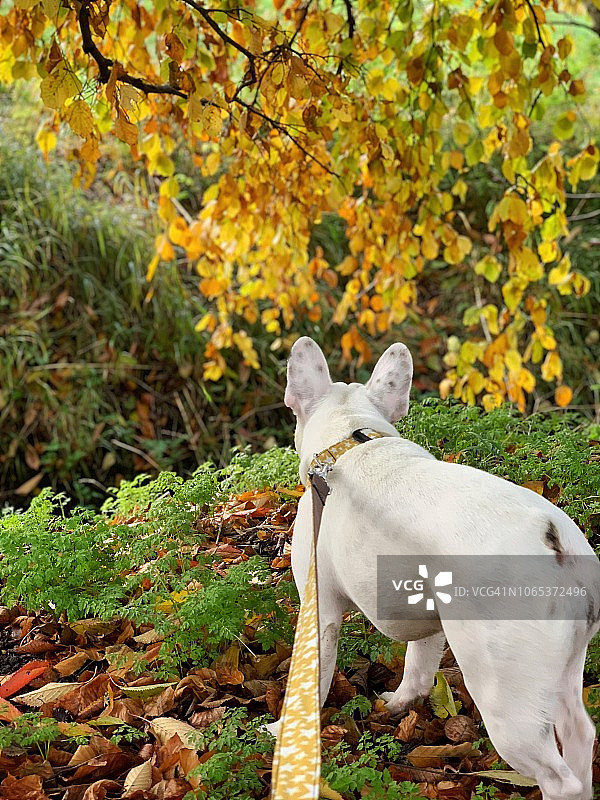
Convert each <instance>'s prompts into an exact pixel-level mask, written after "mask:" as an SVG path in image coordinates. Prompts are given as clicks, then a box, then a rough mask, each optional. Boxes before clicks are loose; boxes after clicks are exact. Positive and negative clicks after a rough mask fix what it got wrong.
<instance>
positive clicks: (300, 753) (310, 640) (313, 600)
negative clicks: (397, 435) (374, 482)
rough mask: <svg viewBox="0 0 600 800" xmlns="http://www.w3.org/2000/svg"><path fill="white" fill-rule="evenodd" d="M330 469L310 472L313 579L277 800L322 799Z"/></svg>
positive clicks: (290, 686) (295, 657)
mask: <svg viewBox="0 0 600 800" xmlns="http://www.w3.org/2000/svg"><path fill="white" fill-rule="evenodd" d="M330 469H331V465H330V464H321V463H319V464H318V466H314V467H312V465H311V470H310V472H309V477H310V486H311V492H312V507H313V536H312V541H311V546H310V563H309V567H308V577H307V580H306V586H305V588H304V597H303V600H302V605H301V606H300V613H299V614H298V622H297V623H296V636H295V638H294V649H293V651H292V661H291V664H290V672H289V675H288V681H287V687H286V691H285V700H284V703H283V709H282V711H281V724H280V728H279V735H278V736H277V744H276V745H275V754H274V756H273V777H272V783H271V798H272V800H318V797H319V794H320V785H321V703H320V699H319V664H320V653H319V595H318V591H317V550H316V543H317V537H318V535H319V528H320V526H321V516H322V514H323V508H324V506H325V499H326V497H327V495H328V494H329V486H328V485H327V480H326V478H325V476H326V474H327V472H329V470H330Z"/></svg>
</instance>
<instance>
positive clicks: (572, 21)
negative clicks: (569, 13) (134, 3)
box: [550, 19, 600, 36]
mask: <svg viewBox="0 0 600 800" xmlns="http://www.w3.org/2000/svg"><path fill="white" fill-rule="evenodd" d="M550 23H551V24H552V25H570V26H572V27H573V28H583V29H584V30H586V31H590V32H591V33H595V34H596V36H600V28H595V27H594V26H593V25H587V24H586V23H585V22H577V20H575V19H551V20H550Z"/></svg>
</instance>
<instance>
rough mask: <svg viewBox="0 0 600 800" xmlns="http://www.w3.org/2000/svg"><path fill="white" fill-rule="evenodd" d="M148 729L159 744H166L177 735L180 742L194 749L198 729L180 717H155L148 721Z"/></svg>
mask: <svg viewBox="0 0 600 800" xmlns="http://www.w3.org/2000/svg"><path fill="white" fill-rule="evenodd" d="M150 730H151V731H152V733H153V734H154V735H155V736H156V738H157V739H158V741H159V742H160V743H161V744H166V742H168V741H169V739H171V738H172V737H173V736H179V738H180V740H181V742H182V743H183V744H184V745H185V746H186V747H189V748H190V749H191V750H196V748H197V744H196V743H197V741H198V731H197V730H196V729H195V728H192V726H191V725H188V723H187V722H183V721H182V720H180V719H173V718H172V717H157V718H156V719H153V720H152V722H151V723H150Z"/></svg>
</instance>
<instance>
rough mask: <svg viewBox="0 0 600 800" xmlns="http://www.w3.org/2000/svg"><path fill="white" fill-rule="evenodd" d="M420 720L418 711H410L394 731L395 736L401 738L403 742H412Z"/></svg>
mask: <svg viewBox="0 0 600 800" xmlns="http://www.w3.org/2000/svg"><path fill="white" fill-rule="evenodd" d="M418 721H419V715H418V714H417V712H416V711H409V713H408V715H407V716H406V717H404V719H401V720H400V722H399V723H398V726H397V728H396V730H395V731H394V738H395V739H400V741H401V742H410V741H411V740H412V739H413V737H414V735H415V729H416V727H417V722H418Z"/></svg>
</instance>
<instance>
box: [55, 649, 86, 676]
mask: <svg viewBox="0 0 600 800" xmlns="http://www.w3.org/2000/svg"><path fill="white" fill-rule="evenodd" d="M88 660H89V658H88V655H87V653H85V652H84V651H83V650H80V651H79V652H77V653H74V654H73V655H72V656H69V657H68V658H65V659H63V661H59V662H58V664H55V665H54V667H53V669H54V671H55V672H58V674H59V675H60V677H61V678H67V677H68V676H69V675H72V674H73V673H74V672H77V670H78V669H81V667H83V665H84V664H85V663H86V662H87V661H88Z"/></svg>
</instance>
